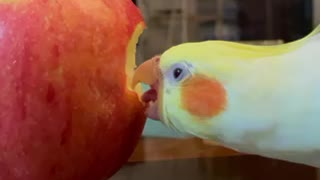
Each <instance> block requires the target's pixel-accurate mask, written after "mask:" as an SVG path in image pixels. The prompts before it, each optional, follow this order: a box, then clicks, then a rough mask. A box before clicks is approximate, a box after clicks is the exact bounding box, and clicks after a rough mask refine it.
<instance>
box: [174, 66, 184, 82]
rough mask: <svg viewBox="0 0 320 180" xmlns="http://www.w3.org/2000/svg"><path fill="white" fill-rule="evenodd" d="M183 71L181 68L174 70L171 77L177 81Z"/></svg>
mask: <svg viewBox="0 0 320 180" xmlns="http://www.w3.org/2000/svg"><path fill="white" fill-rule="evenodd" d="M182 72H183V70H182V69H181V68H175V69H174V70H173V77H174V78H175V79H178V78H179V77H180V75H181V74H182Z"/></svg>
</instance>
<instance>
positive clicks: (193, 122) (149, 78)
mask: <svg viewBox="0 0 320 180" xmlns="http://www.w3.org/2000/svg"><path fill="white" fill-rule="evenodd" d="M138 84H146V85H148V87H149V89H148V90H146V91H145V92H142V93H141V94H139V97H140V100H141V102H143V103H144V104H145V106H146V110H145V114H146V116H147V117H148V118H150V119H152V120H158V121H159V122H161V123H163V124H164V125H165V126H166V127H168V128H171V129H173V130H175V131H177V132H180V133H184V134H187V135H188V136H191V137H197V138H201V139H206V140H212V141H214V142H217V143H218V144H221V145H222V146H224V147H227V148H230V149H233V150H236V151H238V152H240V153H245V154H251V155H257V156H262V157H266V158H271V159H277V160H282V161H286V162H289V163H296V164H301V165H306V166H311V167H316V168H320V25H318V26H316V27H315V28H314V29H312V30H311V31H310V32H309V33H307V34H306V35H304V36H303V37H301V38H299V39H296V40H292V41H289V42H284V43H281V44H277V45H253V44H248V43H243V42H235V41H227V40H203V41H194V42H183V43H180V44H177V45H173V46H171V47H169V48H167V49H165V50H164V51H163V53H161V54H159V55H155V56H152V57H151V58H150V59H148V60H146V61H144V62H143V63H141V64H140V65H138V66H137V67H136V69H135V72H134V75H133V78H132V81H131V86H132V88H134V87H136V86H137V85H138Z"/></svg>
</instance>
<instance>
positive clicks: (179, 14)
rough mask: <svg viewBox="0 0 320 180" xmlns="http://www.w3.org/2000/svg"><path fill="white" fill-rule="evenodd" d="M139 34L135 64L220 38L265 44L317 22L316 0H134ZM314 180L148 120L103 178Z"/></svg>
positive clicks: (308, 171)
mask: <svg viewBox="0 0 320 180" xmlns="http://www.w3.org/2000/svg"><path fill="white" fill-rule="evenodd" d="M133 2H134V3H135V4H136V5H137V6H138V7H139V8H140V10H141V12H142V14H143V16H144V19H145V22H146V24H147V29H146V30H145V31H144V33H143V34H142V36H141V37H140V40H139V43H138V46H137V64H140V63H142V62H143V61H145V60H147V59H149V58H151V57H153V56H154V55H156V54H161V53H162V52H163V51H164V50H166V49H168V48H169V47H171V46H173V45H177V44H180V43H183V42H192V41H204V40H215V39H218V40H228V41H238V42H243V43H249V44H257V45H259V44H261V45H262V44H263V45H273V44H281V43H285V42H290V41H293V40H296V39H299V38H301V37H303V36H305V35H306V34H308V33H310V32H311V31H312V30H313V28H314V27H315V26H317V25H318V23H319V24H320V0H135V1H133ZM286 178H288V179H290V180H302V179H303V180H320V171H318V169H315V168H311V167H307V166H303V165H298V164H293V163H288V162H283V161H279V160H274V159H269V158H263V157H259V156H254V155H244V154H240V153H237V152H235V151H233V150H230V149H226V148H223V147H222V146H220V145H219V144H216V143H215V142H208V141H204V140H201V139H197V138H184V137H182V136H181V135H180V134H177V133H175V132H174V131H171V130H170V129H167V128H166V127H164V126H163V125H162V124H161V123H159V122H156V121H153V120H150V119H149V120H148V121H147V124H146V126H145V129H144V132H143V136H142V138H141V140H140V142H139V144H138V146H137V148H136V150H135V152H134V153H133V155H132V157H131V158H130V160H129V162H128V163H127V165H126V166H125V167H123V168H122V169H121V170H120V171H119V172H118V173H117V174H116V175H115V176H114V177H113V178H111V180H149V179H153V180H158V179H159V180H163V179H168V180H171V179H184V180H197V179H199V180H202V179H205V180H207V179H214V180H229V179H230V180H273V179H281V180H282V179H286Z"/></svg>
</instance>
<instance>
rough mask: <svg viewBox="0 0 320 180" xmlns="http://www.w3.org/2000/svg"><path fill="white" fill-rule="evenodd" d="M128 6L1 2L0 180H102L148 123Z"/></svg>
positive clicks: (115, 0)
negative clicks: (136, 87)
mask: <svg viewBox="0 0 320 180" xmlns="http://www.w3.org/2000/svg"><path fill="white" fill-rule="evenodd" d="M143 29H144V22H143V18H142V16H141V14H140V12H139V10H138V8H137V7H136V6H135V5H134V4H133V3H132V2H131V1H130V0H0V179H1V180H100V179H102V178H105V177H110V176H111V175H113V174H114V173H115V172H116V171H117V170H118V169H119V168H120V167H121V166H122V165H123V164H124V163H125V162H126V161H127V159H128V158H129V156H130V155H131V153H132V152H133V150H134V148H135V146H136V144H137V141H138V139H139V137H140V135H141V133H142V129H143V127H144V123H145V120H146V119H145V116H144V113H143V110H144V109H143V106H142V104H141V103H140V101H139V99H138V95H137V94H136V93H135V92H134V91H133V90H131V89H130V88H129V85H130V82H129V81H130V78H131V74H132V71H133V68H134V65H135V63H134V61H135V48H136V47H135V46H136V42H137V40H138V37H139V36H140V34H141V33H142V31H143Z"/></svg>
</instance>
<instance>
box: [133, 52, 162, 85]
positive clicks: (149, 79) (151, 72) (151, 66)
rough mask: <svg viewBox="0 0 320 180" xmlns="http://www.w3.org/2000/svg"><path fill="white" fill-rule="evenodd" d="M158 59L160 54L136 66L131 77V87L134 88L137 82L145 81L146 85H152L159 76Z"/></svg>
mask: <svg viewBox="0 0 320 180" xmlns="http://www.w3.org/2000/svg"><path fill="white" fill-rule="evenodd" d="M159 61H160V56H155V57H153V58H151V59H149V60H147V61H145V62H144V63H142V64H141V65H140V66H138V67H137V69H136V71H135V72H134V74H133V78H132V84H131V87H132V89H134V88H135V86H136V85H137V84H138V83H145V84H148V85H153V84H154V83H156V81H157V80H158V78H159V73H158V68H159V67H158V65H159Z"/></svg>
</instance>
